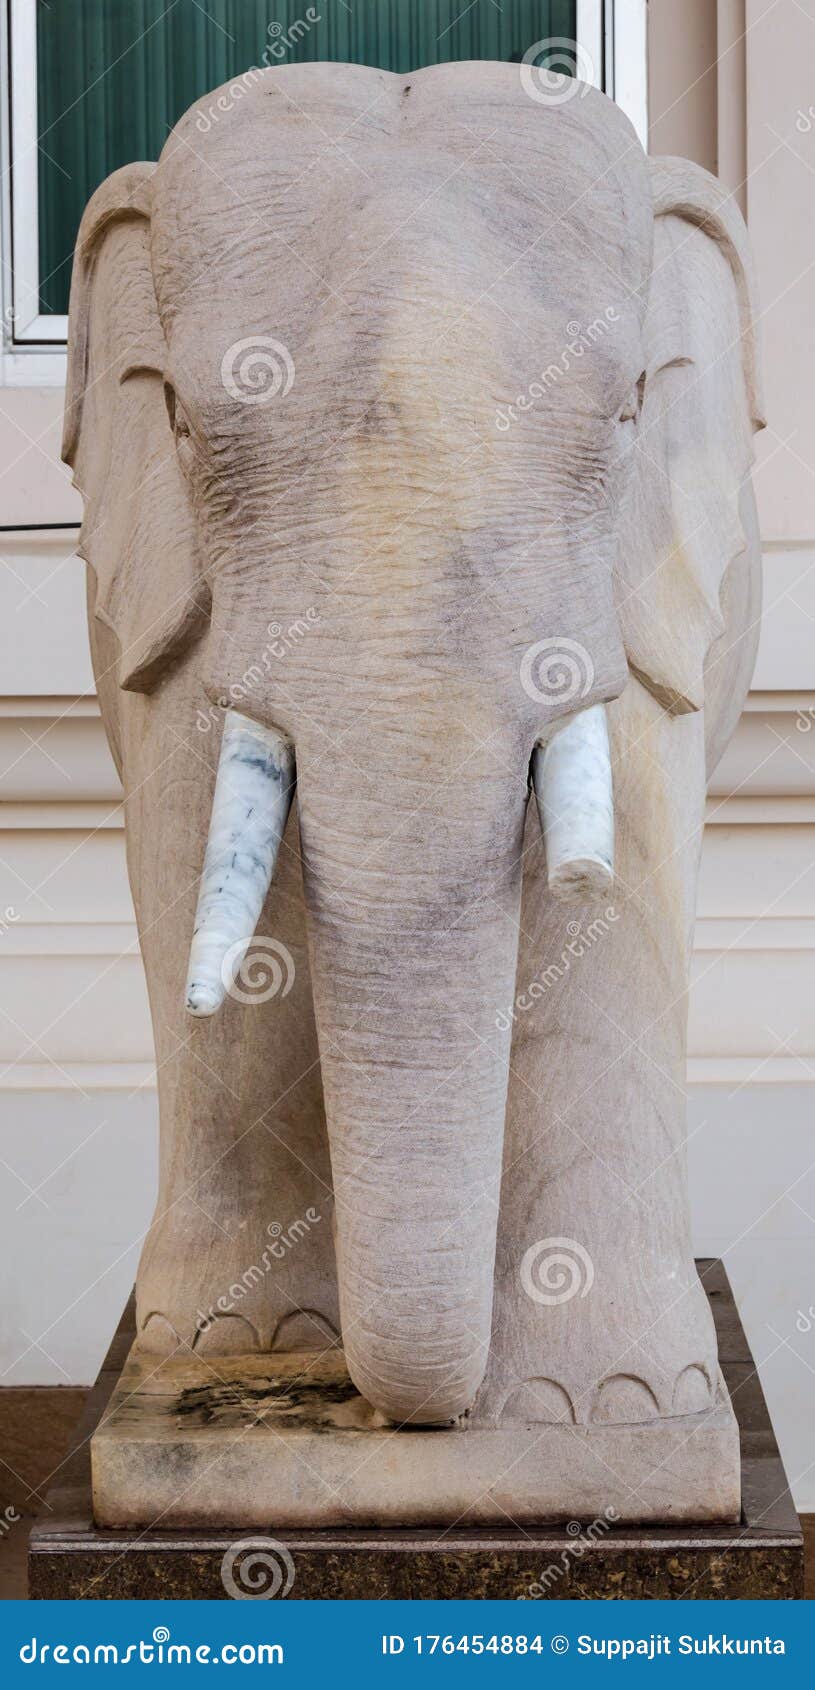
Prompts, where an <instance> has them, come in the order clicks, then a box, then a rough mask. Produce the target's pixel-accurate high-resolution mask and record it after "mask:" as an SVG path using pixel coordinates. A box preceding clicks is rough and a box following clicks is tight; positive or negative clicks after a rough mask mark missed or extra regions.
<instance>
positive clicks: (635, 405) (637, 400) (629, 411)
mask: <svg viewBox="0 0 815 1690" xmlns="http://www.w3.org/2000/svg"><path fill="white" fill-rule="evenodd" d="M644 395H645V371H644V370H643V371H642V372H641V373H640V375H639V376H638V377H637V380H636V382H635V383H634V386H633V387H632V389H631V392H630V393H629V395H628V398H627V399H626V402H625V404H624V406H623V408H622V410H621V411H620V412H619V415H618V417H617V421H618V422H621V423H624V422H637V421H638V419H639V414H640V411H641V410H642V401H643V398H644Z"/></svg>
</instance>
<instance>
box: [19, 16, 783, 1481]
mask: <svg viewBox="0 0 815 1690" xmlns="http://www.w3.org/2000/svg"><path fill="white" fill-rule="evenodd" d="M623 3H624V0H623ZM649 11H650V87H649V98H650V109H651V116H652V123H653V133H652V150H654V151H672V152H679V153H686V154H688V155H689V156H691V157H694V158H697V159H698V160H700V161H701V162H702V163H704V164H706V165H707V166H708V167H714V166H715V165H716V162H717V160H718V161H719V164H720V168H721V171H722V175H723V177H724V179H725V180H726V181H727V182H728V183H729V185H730V187H731V188H732V189H733V190H734V191H735V192H736V193H737V194H738V196H739V198H740V199H741V200H742V201H743V203H744V204H745V205H746V207H747V210H748V214H749V221H750V228H751V233H752V237H753V243H754V246H755V251H756V258H757V264H758V272H759V283H760V288H761V294H762V301H763V304H762V312H763V323H762V327H763V334H764V343H765V353H766V365H767V391H768V398H769V408H770V430H769V431H768V433H767V436H766V437H765V438H764V440H763V441H762V446H761V461H760V468H759V473H758V484H759V493H760V500H761V512H762V522H763V532H764V535H765V539H766V548H765V616H764V626H763V633H762V641H761V648H760V653H759V659H758V666H757V670H756V676H755V684H754V689H753V693H752V695H751V698H750V702H749V707H748V709H747V711H746V712H745V715H744V717H743V719H742V722H741V724H740V727H739V730H738V733H737V735H736V738H735V740H734V742H733V745H732V746H731V748H730V750H729V751H728V753H727V755H726V758H725V760H724V763H723V764H722V766H721V768H720V769H719V771H718V773H717V775H716V777H715V780H714V783H713V789H712V793H711V799H710V821H709V826H708V829H707V837H706V841H705V851H704V860H703V868H702V879H701V887H700V899H699V920H698V924H697V942H696V959H695V984H694V988H693V992H692V999H691V1019H690V1029H691V1030H690V1062H689V1078H690V1131H689V1146H688V1154H689V1160H690V1170H691V1186H692V1194H693V1208H694V1223H695V1236H696V1243H697V1248H698V1249H699V1250H700V1251H701V1252H724V1254H725V1257H726V1261H727V1264H728V1268H729V1271H730V1273H731V1276H732V1278H733V1281H734V1284H735V1286H736V1290H737V1294H738V1297H739V1302H740V1305H741V1308H742V1312H743V1314H744V1317H745V1320H746V1323H747V1326H748V1329H749V1333H750V1337H751V1340H752V1343H753V1346H754V1351H755V1354H756V1356H757V1358H758V1360H759V1363H760V1370H761V1375H762V1380H763V1383H764V1387H765V1390H766V1392H767V1394H768V1397H769V1400H770V1405H771V1408H772V1410H773V1413H774V1416H775V1418H776V1421H777V1424H778V1428H779V1432H780V1435H781V1440H782V1445H783V1449H784V1453H785V1457H786V1460H787V1464H788V1468H789V1471H790V1475H791V1477H792V1479H793V1482H794V1486H795V1489H796V1494H797V1497H798V1500H799V1503H800V1505H801V1506H802V1507H803V1506H806V1507H808V1508H813V1507H815V1466H813V1467H812V1468H810V1466H809V1464H810V1462H811V1461H812V1453H813V1452H812V1451H811V1425H812V1423H813V1420H814V1419H815V1335H812V1336H810V1335H809V1334H807V1333H806V1331H805V1330H803V1327H805V1325H806V1321H804V1322H803V1323H802V1321H801V1319H800V1314H799V1311H803V1312H804V1313H805V1312H806V1311H807V1310H808V1308H809V1306H810V1305H811V1304H813V1303H815V1220H814V1219H813V1218H812V1217H814V1216H815V1179H814V1178H813V1164H815V1145H813V1142H812V1139H813V1126H812V1121H813V1103H815V1091H813V1090H812V1084H813V1080H815V869H814V868H813V862H815V725H814V724H815V638H814V636H815V497H814V496H813V495H814V494H815V488H814V487H813V471H812V464H813V462H815V440H814V439H813V437H812V436H813V426H815V425H813V421H812V405H811V401H810V400H809V394H810V393H811V392H812V391H813V389H814V388H815V344H813V329H812V317H813V309H812V308H813V304H815V217H813V215H812V207H813V192H814V191H815V118H813V120H812V128H811V131H807V130H806V126H805V125H804V126H803V129H802V126H801V123H800V119H798V116H797V114H798V112H799V110H800V111H803V112H806V111H807V110H808V106H809V102H810V100H811V99H812V98H815V82H813V81H812V77H811V70H810V68H809V67H811V66H812V65H813V64H815V17H813V12H815V0H796V4H794V5H793V4H791V3H790V0H781V3H780V4H778V3H776V4H775V5H773V4H771V0H746V5H745V0H719V4H718V5H717V4H716V3H715V0H682V4H681V5H680V4H678V3H677V0H650V7H649ZM762 12H764V13H765V14H766V16H765V17H764V19H763V21H762V19H761V16H760V14H761V13H762ZM745 28H747V34H746V37H745V36H744V31H745ZM717 45H718V48H719V57H718V62H717ZM809 83H812V86H809V85H808V84H809ZM796 124H797V127H796ZM774 132H775V133H774ZM778 137H780V139H779V138H778ZM747 169H749V171H750V177H749V181H748V182H747V183H746V185H745V183H744V176H745V173H746V170H747ZM61 408H62V395H61V392H59V391H58V390H55V391H50V392H49V391H31V390H29V391H24V390H11V389H0V461H2V462H3V464H4V465H5V470H4V472H3V473H2V474H0V523H3V524H6V525H7V524H9V523H15V522H17V523H32V522H34V523H59V522H69V521H71V520H73V519H74V518H75V517H76V516H77V515H78V501H77V498H76V495H75V494H74V493H73V492H72V490H71V489H70V486H69V484H68V480H67V477H66V474H65V472H64V470H63V469H62V468H61V467H60V466H59V464H58V461H57V442H58V434H59V418H60V413H61ZM73 539H74V536H73V534H72V532H71V531H63V532H62V533H60V532H53V533H46V532H44V531H42V530H41V531H40V532H38V533H35V534H30V535H22V534H16V535H14V534H11V535H10V534H6V535H4V536H3V537H2V551H3V567H2V569H0V629H2V641H3V657H2V677H3V679H2V693H3V696H2V697H0V770H2V771H3V774H2V783H1V784H0V793H2V800H3V803H2V812H0V1106H1V1107H2V1117H3V1123H2V1128H1V1129H0V1135H1V1138H2V1142H0V1157H1V1158H2V1160H3V1162H4V1163H5V1165H6V1167H5V1177H4V1181H3V1182H2V1185H1V1186H0V1189H1V1190H2V1204H3V1236H4V1256H5V1259H6V1267H5V1270H4V1271H5V1273H6V1285H5V1293H4V1295H3V1297H2V1298H0V1374H3V1370H4V1369H5V1370H6V1371H5V1374H4V1382H5V1383H21V1382H24V1381H32V1380H51V1379H53V1380H60V1379H62V1380H63V1381H64V1380H65V1378H70V1379H73V1380H86V1379H89V1378H90V1377H91V1376H92V1374H93V1372H94V1369H95V1367H96V1365H97V1364H98V1362H99V1360H100V1358H101V1355H102V1353H103V1351H104V1348H105V1346H106V1343H107V1341H108V1338H109V1335H110V1331H111V1329H112V1326H113V1324H114V1321H115V1318H116V1316H117V1314H118V1311H119V1308H120V1306H121V1303H122V1302H123V1300H124V1296H125V1294H126V1291H127V1288H128V1286H129V1284H130V1283H131V1281H132V1276H133V1272H134V1264H135V1259H136V1256H137V1252H138V1243H139V1239H140V1236H141V1233H142V1231H143V1229H144V1226H145V1224H146V1222H147V1219H148V1217H149V1211H150V1206H151V1202H152V1194H153V1188H154V1178H155V1097H154V1092H153V1090H152V1087H151V1083H150V1075H151V1069H152V1048H151V1039H150V1028H149V1019H148V1014H147V1002H146V994H145V989H144V981H143V975H142V970H141V964H140V961H139V958H138V952H137V947H136V944H135V932H134V927H133V912H132V905H131V901H130V896H129V892H128V888H127V882H126V876H125V870H124V850H123V835H122V830H121V822H120V815H119V813H118V809H117V801H118V787H117V782H116V777H115V773H114V771H113V768H112V764H111V762H110V759H109V756H108V753H107V749H106V746H105V743H104V737H103V734H102V730H101V724H100V721H99V717H98V710H97V707H96V703H95V700H94V698H93V694H92V681H91V675H90V668H89V662H88V655H87V642H86V634H85V629H84V596H83V580H82V568H81V565H80V564H79V563H78V561H77V559H76V558H75V556H74V555H73V550H72V547H73ZM78 699H79V700H80V702H78V703H77V702H76V701H77V700H78ZM810 730H811V731H810ZM6 909H10V910H11V912H12V914H11V916H10V917H8V918H4V917H3V911H4V910H6ZM44 1263H45V1264H46V1268H45V1270H44V1267H43V1264H44ZM51 1266H53V1274H52V1273H51V1272H50V1268H51ZM813 1325H814V1326H815V1320H813ZM32 1340H35V1342H32Z"/></svg>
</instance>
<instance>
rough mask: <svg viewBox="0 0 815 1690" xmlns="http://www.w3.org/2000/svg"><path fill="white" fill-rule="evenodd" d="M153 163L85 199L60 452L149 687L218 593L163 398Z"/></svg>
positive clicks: (139, 676) (121, 675) (121, 664)
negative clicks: (206, 572) (198, 538)
mask: <svg viewBox="0 0 815 1690" xmlns="http://www.w3.org/2000/svg"><path fill="white" fill-rule="evenodd" d="M155 169H156V166H155V165H154V164H129V165H126V166H125V167H124V169H122V170H117V171H115V172H114V174H113V175H112V176H109V177H108V178H107V180H106V181H105V182H103V183H102V185H101V187H99V188H97V190H96V193H95V194H94V195H93V197H92V199H91V200H90V201H89V202H88V205H87V207H86V209H85V213H84V216H83V218H82V222H81V224H80V228H79V234H78V237H77V244H76V252H75V255H74V268H73V277H72V281H71V305H70V315H69V326H68V381H67V393H66V410H65V432H64V435H63V442H62V456H63V458H64V460H65V462H66V463H68V464H70V465H71V468H72V469H73V471H74V484H75V486H77V487H78V488H79V491H80V492H81V494H82V497H83V501H84V518H83V522H82V530H81V534H80V539H79V552H80V556H82V557H84V558H85V559H86V561H87V562H88V563H89V564H90V565H91V566H92V568H93V570H94V573H95V576H96V599H95V603H94V612H95V615H96V616H97V617H98V618H99V619H100V621H101V622H103V623H105V624H106V625H107V627H108V628H110V629H112V630H113V633H114V634H115V635H116V637H117V640H118V681H119V685H120V686H122V687H125V688H127V689H128V690H130V691H132V692H149V691H150V690H151V689H152V688H153V687H154V686H155V685H156V684H157V682H158V681H159V680H160V679H161V677H162V675H163V674H164V673H165V672H166V670H167V668H168V667H169V666H170V665H171V664H172V663H173V662H174V661H175V660H176V659H178V658H179V657H180V656H181V655H182V653H183V652H184V651H186V650H187V648H188V647H189V646H190V645H191V644H192V642H193V641H194V640H195V639H196V638H197V637H198V636H199V635H200V633H201V632H202V631H203V629H204V628H205V626H206V622H207V616H208V611H209V592H208V588H207V587H206V584H205V583H204V581H203V580H202V578H201V576H200V573H199V570H198V568H197V566H196V549H195V531H194V526H193V520H192V512H191V509H190V503H189V496H188V493H187V488H186V485H185V482H184V479H183V475H182V473H181V469H180V467H179V464H178V461H177V456H176V450H175V442H174V439H173V434H172V430H171V428H170V422H169V417H168V414H167V407H166V404H165V399H164V377H163V372H164V364H165V358H166V347H165V341H164V334H163V331H162V327H161V323H160V320H159V314H158V308H157V305H156V296H155V291H154V287H153V275H152V269H151V264H150V211H151V199H152V185H153V173H154V171H155Z"/></svg>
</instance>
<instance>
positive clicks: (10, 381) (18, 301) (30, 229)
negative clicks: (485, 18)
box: [0, 0, 648, 386]
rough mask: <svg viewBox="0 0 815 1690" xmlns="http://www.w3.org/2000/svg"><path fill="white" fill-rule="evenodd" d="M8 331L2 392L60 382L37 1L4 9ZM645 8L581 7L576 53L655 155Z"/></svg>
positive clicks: (0, 227)
mask: <svg viewBox="0 0 815 1690" xmlns="http://www.w3.org/2000/svg"><path fill="white" fill-rule="evenodd" d="M0 23H1V25H2V39H0V72H1V73H2V100H0V105H2V125H1V126H0V149H1V152H0V163H2V208H1V214H2V221H1V223H0V237H1V239H2V301H1V302H0V303H1V304H2V327H3V349H2V360H0V362H1V363H2V369H0V385H3V386H6V385H14V386H18V385H22V386H29V385H35V384H36V385H39V384H48V385H50V384H52V383H54V382H56V383H57V384H59V383H61V382H62V381H63V380H64V372H65V343H66V340H67V333H68V319H67V317H65V316H58V315H51V314H50V313H48V314H45V313H40V311H39V287H40V274H39V221H38V192H39V181H38V141H39V137H38V134H37V116H36V114H37V0H6V3H5V4H3V0H0ZM646 30H647V0H622V3H621V0H616V3H615V0H577V46H578V51H579V52H581V53H582V55H584V60H585V63H586V65H587V67H588V66H590V67H591V73H592V74H591V80H592V81H593V82H594V83H595V85H596V86H597V87H599V88H605V90H606V92H607V93H609V94H610V95H611V97H612V98H616V99H617V103H618V104H619V105H620V106H622V108H623V110H624V111H625V112H626V113H627V114H628V116H629V117H630V118H631V121H632V122H633V124H634V127H635V129H636V130H637V133H638V135H639V137H640V140H641V141H642V142H643V145H644V146H646V147H647V144H648V115H647V53H646Z"/></svg>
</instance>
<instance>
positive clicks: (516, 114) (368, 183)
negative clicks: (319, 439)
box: [152, 62, 651, 330]
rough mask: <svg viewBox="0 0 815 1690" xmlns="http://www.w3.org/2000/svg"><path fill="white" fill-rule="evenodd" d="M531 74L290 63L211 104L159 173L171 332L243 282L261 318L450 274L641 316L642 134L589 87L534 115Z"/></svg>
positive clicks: (158, 261) (173, 143)
mask: <svg viewBox="0 0 815 1690" xmlns="http://www.w3.org/2000/svg"><path fill="white" fill-rule="evenodd" d="M519 71H520V67H518V66H517V65H508V64H494V63H490V62H475V63H471V64H453V65H441V66H435V67H432V68H429V69H426V70H423V71H419V72H416V73H414V74H413V75H411V76H407V77H401V76H395V75H392V74H390V73H388V72H384V71H379V70H374V69H370V68H367V67H362V66H357V65H320V64H316V65H291V66H285V67H279V68H275V69H273V70H269V71H257V72H254V73H252V72H248V73H246V76H245V77H244V78H239V79H237V81H236V82H233V83H231V84H227V85H225V88H224V89H221V90H216V91H215V93H214V94H213V95H211V96H208V97H205V98H204V99H203V100H202V101H200V102H199V103H198V104H197V105H196V106H194V107H192V108H191V109H190V111H189V112H187V113H186V114H185V116H184V117H183V118H182V119H181V121H180V123H179V124H178V125H177V126H176V129H175V130H174V132H173V134H172V135H171V136H170V138H169V139H168V142H167V145H166V147H165V149H164V152H163V153H162V157H161V160H160V163H159V167H158V171H157V177H156V192H155V198H154V218H153V237H152V238H153V260H154V273H155V276H156V284H157V291H158V295H159V305H160V309H161V312H162V318H163V320H164V323H165V329H168V330H169V329H171V328H172V326H173V322H174V320H175V318H176V316H177V315H178V314H179V313H180V312H186V314H187V315H188V316H195V315H197V314H198V313H199V312H200V311H201V310H202V309H203V307H204V306H205V305H206V303H207V302H218V301H221V302H228V301H229V300H230V298H234V291H235V289H236V288H237V287H240V289H241V294H242V301H243V305H244V308H245V309H248V310H249V311H251V308H252V307H251V301H252V298H253V296H255V297H256V299H257V302H258V305H259V306H261V305H262V303H263V301H264V300H268V299H269V296H270V295H273V294H274V293H275V292H276V291H277V292H278V293H279V291H280V290H285V289H287V288H291V289H293V290H294V291H295V292H297V293H298V294H299V296H300V298H301V300H302V302H303V304H304V306H312V305H315V304H317V303H322V304H327V303H329V302H331V303H332V304H333V306H334V307H335V308H336V309H339V306H340V300H341V298H342V296H343V290H344V289H345V288H346V287H347V286H348V285H349V284H352V283H353V282H354V281H355V280H356V279H358V277H359V275H360V274H361V272H362V271H365V272H366V273H367V274H366V277H365V280H366V281H368V282H370V281H371V280H374V281H375V282H376V283H377V284H378V285H380V286H381V287H383V288H385V289H388V288H389V287H398V286H399V285H401V284H405V283H407V284H409V285H410V284H411V283H415V285H416V286H417V287H418V288H419V289H421V286H422V280H421V278H422V274H423V273H424V274H425V275H432V274H443V275H444V277H445V279H446V283H447V285H449V287H450V290H451V293H452V292H454V291H455V288H456V287H459V288H460V291H461V294H462V296H463V297H464V298H465V299H466V298H467V297H468V295H469V296H472V295H473V294H474V293H479V294H481V293H484V292H485V291H486V290H489V291H491V292H492V293H493V294H494V297H495V298H496V299H497V300H498V301H499V302H500V301H501V300H502V299H504V300H507V301H511V300H512V299H513V298H517V297H519V296H521V295H523V293H524V291H525V290H526V291H528V292H529V293H530V294H531V296H532V297H534V295H535V293H539V294H540V296H541V297H543V296H545V295H549V294H551V292H552V290H555V291H556V292H557V295H558V297H561V298H562V299H563V300H564V302H565V304H566V308H567V311H568V307H569V301H570V300H573V301H574V303H575V304H576V305H580V306H581V308H582V309H585V308H587V307H588V304H589V302H590V300H591V301H593V303H594V306H595V308H596V307H597V306H598V305H599V307H600V308H601V309H602V307H603V306H604V305H606V304H611V303H614V302H615V301H616V302H619V301H620V300H626V299H630V300H632V302H633V306H632V308H633V309H634V311H635V312H636V313H639V314H640V315H641V314H642V309H643V307H642V301H643V298H644V294H645V287H644V282H645V278H646V276H647V273H648V269H649V265H650V244H651V214H650V193H649V188H648V183H647V177H646V170H645V160H644V155H643V154H642V150H641V148H640V146H639V142H638V141H637V139H636V137H635V135H634V132H633V130H632V129H631V127H630V125H629V124H628V121H627V119H626V118H625V117H624V116H623V114H622V113H621V112H620V111H619V110H618V108H617V107H615V106H614V105H613V104H612V102H611V101H609V100H607V99H606V97H605V96H604V95H601V94H599V93H597V91H596V90H594V89H588V88H587V89H585V90H584V91H583V92H581V93H579V94H576V95H575V96H574V97H572V98H571V99H570V100H569V101H568V102H567V103H565V104H563V105H554V106H550V105H546V104H541V103H539V102H538V101H536V99H535V98H533V97H532V96H531V95H530V94H529V93H528V92H527V91H526V90H525V87H524V84H523V82H522V80H521V77H520V74H519ZM577 86H582V85H577ZM352 295H353V287H352Z"/></svg>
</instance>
